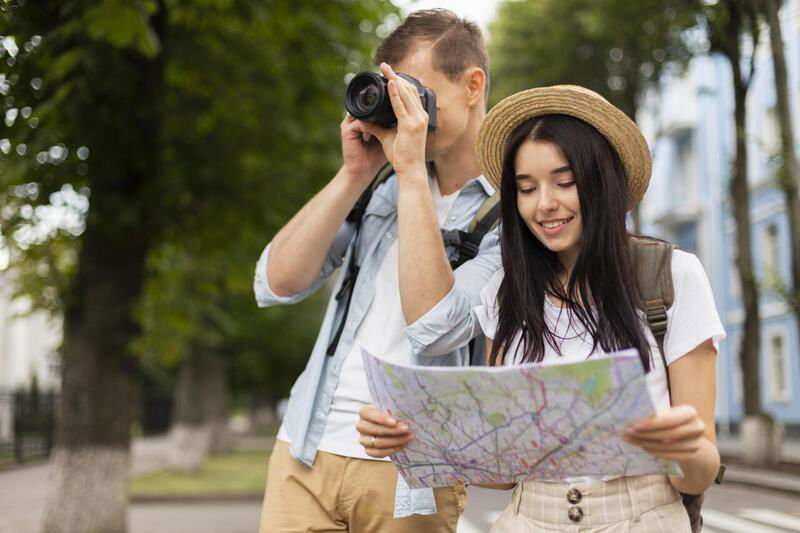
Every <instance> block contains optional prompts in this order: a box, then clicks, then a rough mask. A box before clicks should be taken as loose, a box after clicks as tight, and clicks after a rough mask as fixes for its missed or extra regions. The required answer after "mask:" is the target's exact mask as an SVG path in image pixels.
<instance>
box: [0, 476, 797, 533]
mask: <svg viewBox="0 0 800 533" xmlns="http://www.w3.org/2000/svg"><path fill="white" fill-rule="evenodd" d="M46 479H47V467H46V466H36V467H30V468H25V469H20V470H15V471H13V472H7V473H3V474H2V475H0V533H38V525H39V523H40V520H41V512H42V508H43V506H44V490H45V485H46ZM508 498H509V493H508V492H504V491H492V490H488V489H476V488H470V489H469V500H468V505H467V512H466V513H465V515H464V517H463V518H462V519H461V522H460V524H459V528H458V532H459V533H485V532H486V531H488V530H489V528H490V525H491V523H492V522H493V521H494V520H495V519H496V517H497V516H498V515H499V513H500V511H501V510H502V509H503V507H505V504H506V503H507V501H508ZM259 512H260V504H259V502H257V501H246V502H202V503H150V504H142V503H137V504H132V505H131V506H130V513H129V524H130V532H131V533H253V532H255V531H256V529H257V527H258V526H257V524H258V516H259ZM704 515H705V520H706V528H705V529H704V531H705V533H723V532H726V533H777V532H781V533H786V532H787V531H793V532H800V498H798V497H797V496H790V495H787V494H784V493H778V492H772V491H767V490H764V489H760V488H754V487H745V486H737V485H723V486H719V487H714V488H712V490H711V491H710V492H709V493H708V499H707V504H706V507H705V508H704Z"/></svg>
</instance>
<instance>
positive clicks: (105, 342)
mask: <svg viewBox="0 0 800 533" xmlns="http://www.w3.org/2000/svg"><path fill="white" fill-rule="evenodd" d="M159 8H160V11H159V12H158V14H156V15H155V16H154V17H153V19H152V22H153V26H154V29H155V30H156V32H157V34H158V35H159V36H160V37H161V36H163V23H164V19H165V8H164V5H163V2H159ZM83 53H84V54H85V55H86V57H88V58H91V59H92V61H91V62H89V61H87V62H86V63H87V66H86V69H85V70H83V71H81V73H80V75H81V76H82V80H81V81H82V82H83V83H84V86H83V89H81V90H82V94H81V98H79V99H78V101H77V102H76V103H75V106H76V107H75V109H74V112H75V114H76V115H78V116H79V117H80V119H79V120H78V123H79V124H80V128H81V135H80V136H81V137H82V138H83V139H85V142H86V145H87V146H89V147H90V149H91V153H92V156H91V159H90V160H89V163H90V167H89V175H88V184H89V188H90V190H91V204H90V209H89V212H88V214H87V218H86V229H85V231H84V233H83V236H82V237H81V247H80V252H79V254H78V265H77V273H76V278H75V281H74V285H73V286H72V287H71V290H70V292H69V294H67V295H66V297H65V313H64V342H63V354H62V356H63V358H62V361H63V375H62V379H63V384H62V393H61V404H60V406H59V416H58V419H57V430H56V443H55V444H56V445H55V449H54V451H53V454H52V457H51V466H50V483H49V485H48V490H49V493H48V496H47V502H46V506H45V510H44V520H43V525H42V530H43V532H44V533H75V532H78V531H79V532H81V533H124V532H125V531H126V511H127V509H126V506H127V500H128V476H129V463H130V453H129V449H130V427H131V423H132V422H133V419H134V413H135V407H136V399H137V382H138V379H139V368H138V364H137V362H136V359H135V358H134V357H133V356H132V355H131V354H130V353H129V350H128V346H129V343H130V341H131V340H132V339H133V338H134V337H135V336H136V335H137V334H138V333H139V327H138V324H137V323H136V321H135V320H134V318H133V309H134V306H135V305H136V303H137V302H138V300H139V298H140V297H141V293H142V287H143V284H144V271H145V259H146V257H147V254H148V250H149V248H150V246H151V245H152V241H153V238H154V235H155V234H156V233H157V230H158V223H157V218H158V217H157V216H155V215H156V214H157V212H155V209H156V207H155V206H156V205H157V203H156V201H155V200H156V199H157V195H156V194H155V193H154V189H155V184H157V183H158V177H159V169H160V149H161V145H160V137H161V135H160V134H161V123H162V118H163V117H162V109H163V105H162V104H163V81H164V77H163V74H164V65H163V56H161V55H159V56H157V57H155V58H146V57H144V56H142V55H141V54H139V53H138V52H134V51H132V50H120V49H115V48H114V47H113V46H111V45H109V44H108V43H102V42H91V43H87V44H86V46H85V49H84V52H83ZM108 77H113V78H114V79H117V80H119V81H118V85H119V86H120V87H124V89H125V90H120V91H118V92H116V93H110V94H109V93H105V92H103V90H102V88H103V87H105V85H104V84H103V83H102V81H104V80H106V79H107V78H108ZM121 124H122V125H124V128H120V127H119V126H120V125H121Z"/></svg>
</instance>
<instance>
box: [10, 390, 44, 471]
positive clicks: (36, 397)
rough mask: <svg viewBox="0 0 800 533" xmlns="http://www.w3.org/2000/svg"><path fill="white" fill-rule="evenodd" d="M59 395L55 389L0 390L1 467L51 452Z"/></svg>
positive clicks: (34, 458)
mask: <svg viewBox="0 0 800 533" xmlns="http://www.w3.org/2000/svg"><path fill="white" fill-rule="evenodd" d="M56 402H57V396H56V394H55V393H54V392H52V391H50V392H39V391H35V390H34V391H28V390H17V391H13V392H5V393H3V392H0V468H2V467H3V466H7V465H9V464H19V463H24V462H27V461H33V460H36V459H42V458H44V457H47V456H48V455H50V450H51V449H52V447H53V433H54V429H55V411H56Z"/></svg>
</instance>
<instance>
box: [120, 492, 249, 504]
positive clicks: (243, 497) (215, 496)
mask: <svg viewBox="0 0 800 533" xmlns="http://www.w3.org/2000/svg"><path fill="white" fill-rule="evenodd" d="M263 499H264V493H263V492H258V493H256V492H245V493H240V494H230V493H224V492H217V493H214V492H209V493H203V494H169V493H162V494H158V493H151V494H131V496H130V498H129V501H130V503H163V504H170V503H207V502H243V503H244V502H260V501H263Z"/></svg>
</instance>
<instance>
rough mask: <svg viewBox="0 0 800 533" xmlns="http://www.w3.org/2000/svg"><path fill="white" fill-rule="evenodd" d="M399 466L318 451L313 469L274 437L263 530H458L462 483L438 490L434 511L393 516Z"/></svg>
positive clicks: (369, 532) (283, 532) (388, 532)
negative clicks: (294, 456)
mask: <svg viewBox="0 0 800 533" xmlns="http://www.w3.org/2000/svg"><path fill="white" fill-rule="evenodd" d="M397 475H398V474H397V469H396V468H395V467H394V465H393V464H392V463H390V462H388V461H370V460H368V459H354V458H352V457H343V456H341V455H334V454H331V453H325V452H318V453H317V457H316V459H315V461H314V467H313V468H309V467H307V466H306V465H305V464H303V463H301V462H300V461H297V460H296V459H294V458H293V457H292V456H291V455H290V454H289V445H288V444H287V443H285V442H283V441H280V440H279V441H276V442H275V448H274V449H273V450H272V456H271V457H270V460H269V471H268V472H267V490H266V493H265V495H264V506H263V508H262V511H261V528H260V533H289V532H300V531H303V532H306V531H320V532H321V531H329V532H333V531H352V532H354V533H372V532H380V533H383V532H386V533H406V532H409V533H428V532H430V533H438V532H448V533H455V531H456V524H457V523H458V518H459V516H461V513H462V512H463V511H464V504H465V503H466V498H467V495H466V490H465V489H464V488H463V487H441V488H437V489H434V496H435V498H436V509H437V512H436V514H433V515H424V516H423V515H412V516H409V517H408V518H393V514H394V495H395V487H396V485H397Z"/></svg>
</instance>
